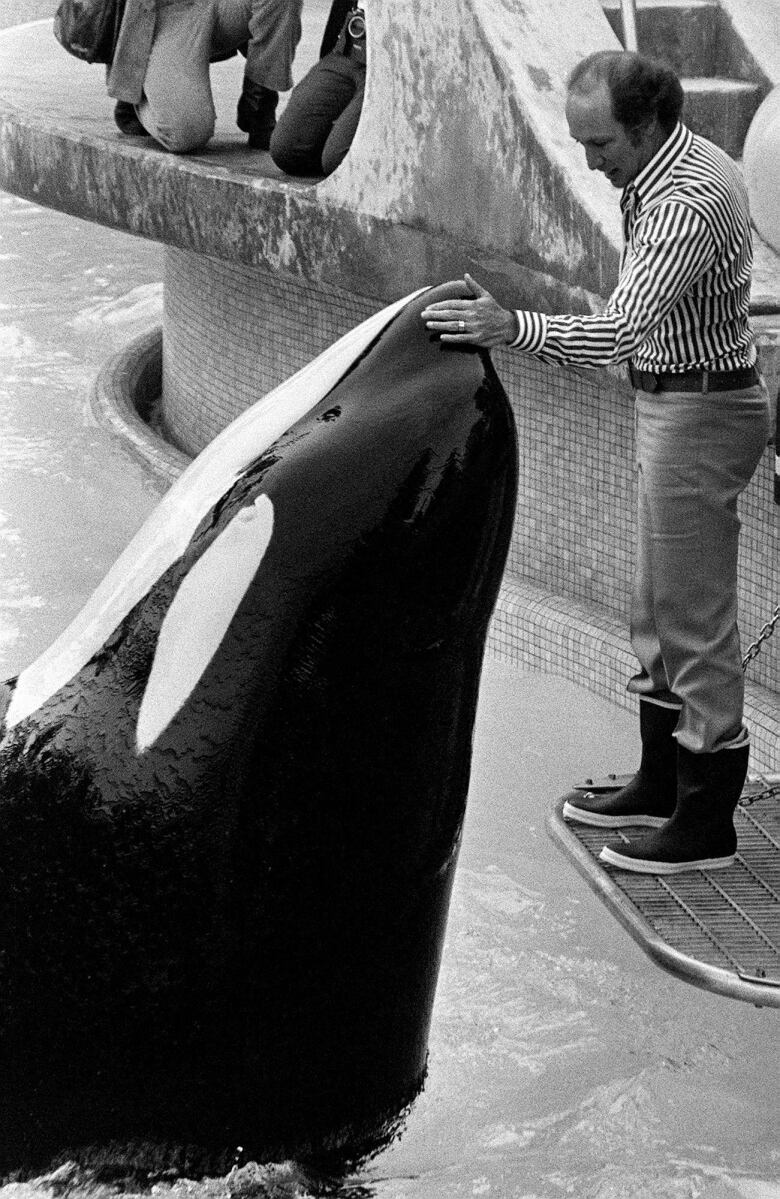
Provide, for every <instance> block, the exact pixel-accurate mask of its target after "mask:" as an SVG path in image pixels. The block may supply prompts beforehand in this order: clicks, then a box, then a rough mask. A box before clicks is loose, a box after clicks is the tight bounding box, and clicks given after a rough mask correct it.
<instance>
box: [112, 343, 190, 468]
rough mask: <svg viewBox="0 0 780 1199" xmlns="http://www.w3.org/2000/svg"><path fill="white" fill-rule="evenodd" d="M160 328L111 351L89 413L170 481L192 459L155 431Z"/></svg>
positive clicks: (125, 447) (125, 448)
mask: <svg viewBox="0 0 780 1199" xmlns="http://www.w3.org/2000/svg"><path fill="white" fill-rule="evenodd" d="M162 354H163V331H162V326H161V325H156V326H155V327H154V328H153V329H150V330H147V332H145V333H142V334H140V335H139V336H138V337H135V338H133V340H132V341H130V342H128V344H127V345H126V346H124V347H123V348H122V349H121V350H120V351H119V352H118V353H116V354H113V355H112V356H111V357H110V358H109V359H108V360H107V362H106V363H105V364H104V366H103V367H102V368H101V370H100V372H99V373H98V376H97V378H96V379H95V383H94V386H93V389H92V395H91V397H90V406H91V409H92V413H93V415H94V417H95V419H96V420H97V422H98V424H99V425H100V426H101V427H102V428H104V429H106V430H107V431H108V432H109V433H110V434H111V436H112V439H113V440H114V441H115V442H116V443H118V444H119V446H120V447H121V449H122V450H123V451H124V452H125V453H126V454H129V455H130V456H131V457H132V458H134V459H135V461H136V462H139V463H140V464H141V465H142V466H144V467H146V469H147V470H148V471H149V473H150V474H151V475H153V476H154V478H155V480H156V481H157V482H159V483H162V484H165V485H168V486H169V485H170V484H171V483H174V482H175V481H176V479H178V477H179V475H180V474H181V473H182V471H183V470H185V469H186V467H187V466H188V465H189V463H190V462H191V461H192V458H191V457H190V456H189V454H185V453H183V452H182V451H181V450H179V449H177V448H176V446H174V445H171V443H170V442H169V441H166V439H165V438H164V437H163V436H162V434H161V433H159V432H157V431H156V430H155V428H154V427H153V425H152V424H150V423H149V421H150V418H151V417H152V414H153V412H154V409H155V405H156V403H157V401H158V400H159V398H160V388H161V381H162Z"/></svg>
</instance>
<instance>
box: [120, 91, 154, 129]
mask: <svg viewBox="0 0 780 1199" xmlns="http://www.w3.org/2000/svg"><path fill="white" fill-rule="evenodd" d="M114 122H115V124H116V127H117V129H119V131H120V132H121V133H125V134H127V135H128V137H151V134H150V133H149V130H148V129H145V128H144V126H143V125H142V124H141V122H140V121H139V120H138V114H137V113H136V111H135V104H130V103H129V102H128V101H127V100H117V102H116V104H115V105H114Z"/></svg>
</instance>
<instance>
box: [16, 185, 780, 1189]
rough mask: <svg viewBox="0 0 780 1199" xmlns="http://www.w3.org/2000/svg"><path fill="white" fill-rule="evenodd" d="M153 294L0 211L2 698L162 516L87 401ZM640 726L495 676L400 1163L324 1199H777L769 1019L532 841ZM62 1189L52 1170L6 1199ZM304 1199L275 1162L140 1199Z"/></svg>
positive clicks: (391, 1162) (156, 303)
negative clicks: (655, 955)
mask: <svg viewBox="0 0 780 1199" xmlns="http://www.w3.org/2000/svg"><path fill="white" fill-rule="evenodd" d="M161 276H162V258H161V250H160V248H159V247H157V246H155V245H153V244H151V243H147V242H143V241H140V240H137V239H134V238H131V237H129V236H127V235H124V234H118V233H114V232H112V231H109V230H105V229H101V228H98V227H97V226H95V225H91V224H85V223H82V222H80V221H78V220H75V219H74V218H70V217H66V216H64V215H62V214H59V213H54V212H49V211H47V210H44V209H41V208H39V207H36V206H35V205H32V204H29V203H27V202H25V201H21V200H18V199H16V198H14V197H11V196H9V195H5V194H3V193H0V677H8V676H10V675H13V674H14V673H16V672H17V671H18V670H19V669H21V668H22V667H23V666H24V665H25V664H26V663H28V662H29V661H30V660H31V659H32V658H33V657H35V656H36V655H37V654H38V653H39V652H40V651H41V650H42V649H43V648H45V646H46V645H47V644H48V643H49V642H50V641H51V640H52V639H53V637H54V636H55V635H56V634H57V633H58V632H59V631H60V630H61V629H62V628H63V627H64V625H65V624H66V623H67V622H68V620H69V619H70V618H71V616H72V615H73V614H74V613H75V612H76V611H77V610H78V609H79V607H80V606H81V604H82V603H83V602H84V600H85V598H86V597H87V596H88V595H89V593H90V592H91V591H92V589H93V588H94V587H95V585H96V584H97V582H98V581H99V580H100V579H101V578H102V576H103V574H104V573H105V572H106V570H107V569H108V567H109V566H110V565H111V563H112V561H113V560H114V559H115V557H116V556H117V555H118V554H119V552H120V551H121V550H122V549H123V547H124V546H125V545H126V544H127V542H128V541H129V539H130V537H131V536H132V534H133V532H134V531H135V530H136V529H137V528H138V526H139V525H140V524H141V523H142V521H143V520H144V518H145V516H146V515H147V514H148V513H149V511H150V510H151V509H152V507H153V506H154V505H155V503H156V502H157V500H158V499H159V496H160V494H161V491H160V485H158V484H156V483H155V482H154V481H153V480H151V479H150V478H148V477H147V476H146V475H145V473H144V471H143V469H142V468H141V467H140V466H139V465H137V464H136V463H135V462H134V461H133V460H132V459H130V458H129V457H127V456H125V454H124V453H123V451H122V449H121V446H119V445H118V444H117V443H116V442H114V441H112V440H111V438H110V436H109V434H107V433H106V432H105V431H104V430H103V429H102V428H100V427H99V426H98V425H97V423H96V422H95V420H94V418H93V416H92V415H91V412H90V408H89V391H90V386H91V383H92V380H93V379H94V376H95V374H96V372H97V370H98V369H99V367H100V366H101V364H102V363H103V362H104V361H105V359H106V357H107V356H108V355H109V354H110V353H112V352H113V351H114V350H116V349H119V348H120V347H122V346H123V345H125V344H126V343H127V341H129V340H130V339H131V338H132V337H133V336H135V335H136V334H137V333H141V332H144V331H145V330H146V329H148V328H149V327H150V326H151V325H153V324H155V323H159V321H160V319H161V303H162V293H161V283H160V279H161ZM634 723H635V722H634V718H633V716H632V715H631V713H629V712H626V711H625V710H624V709H622V708H618V707H617V706H614V705H611V704H609V703H606V702H605V701H603V700H601V699H598V698H596V697H594V696H593V695H590V694H589V693H588V692H586V691H585V690H584V689H582V688H580V687H577V686H575V685H574V684H572V683H569V682H567V681H565V680H563V679H561V678H557V677H554V676H549V675H540V674H533V673H530V672H527V671H522V670H520V669H519V668H517V667H515V666H512V665H511V664H509V663H506V662H500V661H498V660H496V659H494V658H488V659H487V661H486V665H485V671H484V675H483V686H482V693H481V700H480V709H479V716H478V724H477V729H476V735H475V757H474V770H473V776H472V789H471V794H470V800H469V811H468V816H467V822H466V829H465V836H464V844H463V849H462V852H461V857H460V864H459V868H458V875H457V879H456V884H455V890H454V894H453V900H452V906H451V910H450V920H449V925H448V934H447V941H446V947H445V953H444V960H443V965H442V971H441V975H440V980H439V988H438V992H437V999H436V1005H435V1009H434V1018H433V1026H432V1030H431V1039H430V1067H429V1076H428V1080H427V1084H426V1087H425V1090H424V1092H423V1094H422V1095H421V1096H420V1098H419V1100H418V1101H417V1103H416V1104H415V1105H414V1107H413V1109H412V1111H411V1113H410V1114H409V1116H408V1118H407V1120H406V1123H405V1126H404V1129H403V1131H402V1133H401V1135H400V1136H399V1137H398V1138H397V1139H396V1141H395V1142H394V1143H393V1144H392V1145H391V1146H389V1147H388V1148H386V1149H385V1150H383V1151H382V1152H381V1153H380V1154H379V1155H378V1156H377V1157H375V1158H374V1159H373V1160H371V1161H369V1162H367V1163H365V1165H364V1166H363V1167H362V1168H361V1169H360V1170H358V1171H357V1172H356V1174H355V1175H354V1176H353V1177H351V1178H349V1179H345V1180H343V1182H341V1183H340V1184H339V1185H337V1186H335V1188H331V1192H330V1193H333V1194H339V1195H343V1196H345V1197H347V1196H350V1197H352V1199H358V1197H361V1199H445V1197H446V1199H455V1197H460V1196H491V1197H493V1199H558V1197H559V1196H574V1197H576V1199H780V1052H778V1032H779V1031H780V1024H778V1013H777V1012H776V1011H772V1010H757V1009H755V1008H753V1007H751V1006H750V1005H747V1004H741V1003H737V1002H735V1001H731V1000H726V999H721V998H717V997H715V996H712V995H710V994H708V993H705V992H702V991H699V990H696V989H694V988H692V987H690V986H688V985H686V984H684V983H682V982H680V981H678V980H677V979H675V978H673V977H671V976H669V975H666V974H663V973H662V972H661V971H660V970H659V969H658V968H657V967H655V966H654V965H653V964H652V963H651V962H650V961H649V960H648V959H647V958H645V957H644V956H643V954H642V953H641V952H640V950H639V949H638V948H637V947H636V946H635V945H634V944H633V942H632V941H631V940H630V939H629V938H628V936H627V935H626V934H625V933H624V932H623V931H622V929H620V928H619V927H618V926H617V925H616V924H615V923H614V922H613V921H612V919H611V918H610V917H609V915H608V914H607V912H606V909H604V908H603V907H602V906H601V904H600V903H599V901H598V900H597V899H596V898H595V897H594V896H593V895H592V894H591V893H590V891H589V890H588V888H587V887H586V885H585V884H584V882H583V881H582V880H581V879H580V878H579V876H577V875H576V874H575V873H574V872H573V871H572V869H571V868H570V867H569V866H568V865H567V863H566V861H565V860H564V858H563V857H562V856H561V855H560V853H559V851H557V850H556V849H555V847H554V846H553V845H552V843H551V842H550V840H549V838H548V837H547V835H546V833H545V830H544V820H545V814H546V812H547V810H548V808H549V806H550V805H551V804H552V802H553V801H554V800H555V799H556V797H557V796H558V795H560V794H561V793H562V792H563V791H564V790H566V789H567V788H568V786H569V784H570V783H571V781H573V779H575V778H577V777H581V776H582V775H583V774H590V773H593V772H599V773H600V772H603V771H606V770H609V769H612V770H628V769H631V768H632V766H633V765H634V764H635V753H636V745H635V728H634ZM1 1085H2V1080H1V1079H0V1086H1ZM80 1186H81V1187H82V1189H83V1186H82V1184H81V1183H80V1181H79V1179H78V1178H77V1177H73V1176H72V1175H70V1174H68V1172H67V1170H66V1171H65V1173H64V1174H62V1173H61V1174H59V1175H58V1176H57V1177H56V1178H53V1179H42V1180H39V1181H37V1182H33V1183H29V1184H28V1183H14V1182H8V1183H7V1185H5V1186H3V1187H0V1199H39V1197H40V1196H41V1195H44V1194H50V1195H52V1196H54V1195H59V1194H62V1193H64V1192H68V1193H74V1192H78V1191H79V1189H80ZM321 1189H322V1188H321V1186H319V1185H318V1184H316V1182H315V1181H314V1180H312V1179H310V1178H308V1177H307V1176H306V1174H305V1172H303V1171H301V1170H299V1169H298V1168H296V1167H295V1166H294V1165H291V1164H289V1163H287V1164H284V1163H280V1164H278V1165H277V1166H272V1167H269V1168H265V1169H263V1170H255V1169H253V1168H252V1167H251V1166H247V1167H245V1168H244V1169H242V1170H238V1171H236V1172H235V1173H234V1174H232V1175H229V1176H227V1177H225V1178H222V1179H214V1180H211V1181H206V1182H198V1183H195V1182H192V1181H180V1182H178V1183H170V1184H169V1183H164V1184H163V1183H158V1184H157V1185H156V1187H155V1193H156V1194H157V1195H158V1196H159V1197H160V1199H166V1196H167V1192H168V1191H171V1190H172V1191H174V1193H175V1195H176V1196H177V1197H178V1196H181V1197H182V1199H183V1197H184V1195H185V1194H186V1195H187V1196H191V1197H193V1199H216V1197H217V1196H219V1197H220V1199H222V1197H223V1196H224V1197H227V1196H228V1195H231V1196H237V1195H242V1194H246V1195H247V1196H248V1195H253V1196H263V1195H268V1196H271V1195H273V1196H289V1197H290V1199H293V1197H298V1199H304V1197H305V1196H307V1195H310V1194H314V1193H316V1192H317V1191H318V1190H321Z"/></svg>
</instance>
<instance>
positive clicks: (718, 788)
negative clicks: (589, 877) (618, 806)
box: [599, 729, 750, 874]
mask: <svg viewBox="0 0 780 1199" xmlns="http://www.w3.org/2000/svg"><path fill="white" fill-rule="evenodd" d="M731 744H732V746H733V748H730V747H729V748H723V749H720V750H717V751H716V752H715V753H708V754H694V753H691V752H690V750H687V749H684V748H683V747H682V746H678V748H677V764H678V770H677V806H676V808H675V810H674V815H673V816H672V817H671V819H670V820H668V821H667V822H666V824H665V825H664V826H663V828H661V829H658V830H657V831H654V832H651V833H645V834H644V835H640V836H638V837H636V838H632V839H631V840H630V841H629V842H628V844H627V845H625V846H623V847H622V848H621V849H620V850H616V849H611V848H610V847H609V846H607V845H605V846H604V848H603V849H602V851H601V853H600V854H599V858H600V860H601V861H602V862H606V863H608V865H610V866H617V867H618V868H619V869H621V870H632V871H634V872H635V873H640V874H682V873H683V872H685V871H687V870H720V869H723V868H724V867H726V866H731V865H733V863H734V861H735V860H736V849H737V834H736V831H735V829H734V811H735V809H736V806H737V804H738V803H739V797H740V795H741V794H742V787H743V784H744V782H745V778H746V776H747V768H748V757H749V754H750V742H749V737H748V733H747V729H743V731H742V733H741V734H740V737H739V739H735V742H732V743H731Z"/></svg>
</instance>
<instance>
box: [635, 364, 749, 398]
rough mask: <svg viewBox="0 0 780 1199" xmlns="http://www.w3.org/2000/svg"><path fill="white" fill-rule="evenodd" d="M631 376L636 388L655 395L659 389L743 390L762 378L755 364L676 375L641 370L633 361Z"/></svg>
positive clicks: (705, 391)
mask: <svg viewBox="0 0 780 1199" xmlns="http://www.w3.org/2000/svg"><path fill="white" fill-rule="evenodd" d="M628 377H629V378H630V380H631V385H632V387H634V388H636V389H637V390H638V391H649V392H650V393H651V394H652V393H653V392H655V391H698V392H701V393H702V394H706V393H707V392H708V391H742V390H743V389H744V388H746V387H755V385H756V383H758V381H759V374H758V371H757V370H756V368H755V367H754V366H745V367H741V368H740V369H739V370H736V371H681V372H680V373H679V374H675V373H673V372H672V371H664V372H661V373H656V372H655V371H640V370H637V369H636V367H635V366H634V365H633V363H629V364H628Z"/></svg>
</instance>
